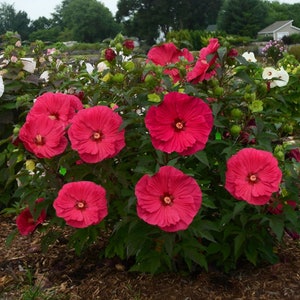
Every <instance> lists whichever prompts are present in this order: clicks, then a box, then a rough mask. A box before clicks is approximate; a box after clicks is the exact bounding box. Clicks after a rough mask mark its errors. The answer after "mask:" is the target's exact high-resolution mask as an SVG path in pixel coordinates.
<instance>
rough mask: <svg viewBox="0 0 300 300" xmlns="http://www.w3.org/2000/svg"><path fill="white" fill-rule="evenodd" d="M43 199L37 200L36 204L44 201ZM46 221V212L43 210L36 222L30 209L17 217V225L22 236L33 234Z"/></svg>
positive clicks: (26, 209)
mask: <svg viewBox="0 0 300 300" xmlns="http://www.w3.org/2000/svg"><path fill="white" fill-rule="evenodd" d="M43 200H44V199H43V198H39V199H37V201H36V202H41V201H43ZM45 219H46V211H45V210H44V209H43V210H42V211H41V213H40V215H39V216H38V218H37V219H36V220H34V218H33V216H32V214H31V212H30V210H29V208H28V207H27V208H25V209H24V210H22V211H21V213H20V214H19V215H18V216H17V219H16V224H17V227H18V230H19V232H20V233H21V235H28V234H30V233H32V232H33V231H34V230H35V229H36V228H37V226H38V225H39V224H42V223H43V222H44V221H45Z"/></svg>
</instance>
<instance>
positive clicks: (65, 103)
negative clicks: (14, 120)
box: [26, 92, 83, 126]
mask: <svg viewBox="0 0 300 300" xmlns="http://www.w3.org/2000/svg"><path fill="white" fill-rule="evenodd" d="M81 109H83V106H82V103H81V101H80V100H79V99H78V97H76V96H75V95H67V94H62V93H50V92H49V93H45V94H43V95H41V96H39V97H38V98H37V99H36V101H35V102H34V105H33V107H32V108H31V110H30V112H29V114H28V115H27V118H26V120H30V119H36V118H37V117H38V116H43V117H48V118H49V119H51V120H53V121H58V122H61V123H62V124H63V125H64V126H67V125H68V124H69V122H70V121H71V120H72V118H73V117H74V116H75V114H76V113H77V111H79V110H81Z"/></svg>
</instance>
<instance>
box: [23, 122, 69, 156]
mask: <svg viewBox="0 0 300 300" xmlns="http://www.w3.org/2000/svg"><path fill="white" fill-rule="evenodd" d="M19 138H20V140H21V141H22V142H23V144H24V146H25V148H26V149H27V150H28V151H30V152H32V153H34V154H35V155H36V156H37V157H39V158H52V157H54V156H56V155H59V154H61V153H63V152H64V151H65V149H66V147H67V145H68V140H67V138H66V137H65V129H64V126H63V125H62V124H61V123H58V122H53V121H52V120H51V119H49V118H45V117H43V116H37V117H36V118H35V119H33V118H31V119H29V120H27V121H26V122H25V124H24V125H23V126H22V127H21V129H20V132H19Z"/></svg>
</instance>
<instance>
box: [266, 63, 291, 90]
mask: <svg viewBox="0 0 300 300" xmlns="http://www.w3.org/2000/svg"><path fill="white" fill-rule="evenodd" d="M262 78H263V79H266V80H268V81H269V83H270V88H274V87H276V86H278V87H283V86H286V85H287V84H288V82H289V74H288V72H287V71H285V70H284V68H283V67H281V68H280V69H279V70H276V69H274V68H272V67H266V68H264V70H263V73H262Z"/></svg>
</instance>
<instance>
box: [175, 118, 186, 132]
mask: <svg viewBox="0 0 300 300" xmlns="http://www.w3.org/2000/svg"><path fill="white" fill-rule="evenodd" d="M184 127H185V122H184V121H182V120H180V119H176V120H175V122H174V128H175V131H181V130H183V129H184Z"/></svg>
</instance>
